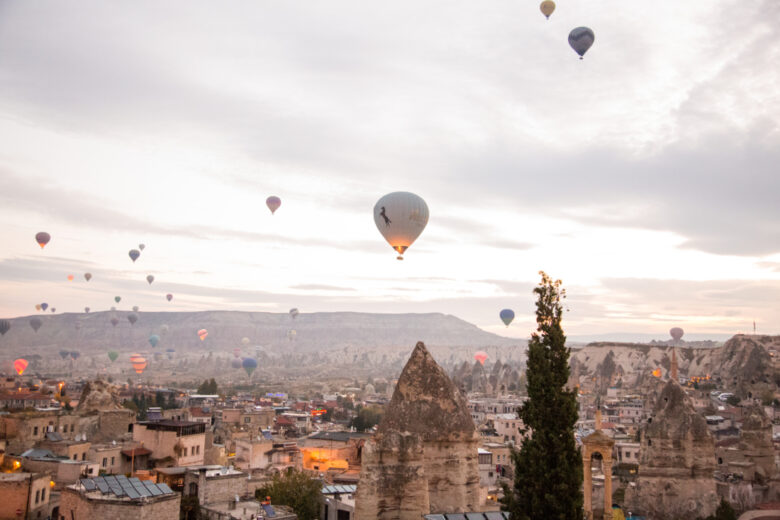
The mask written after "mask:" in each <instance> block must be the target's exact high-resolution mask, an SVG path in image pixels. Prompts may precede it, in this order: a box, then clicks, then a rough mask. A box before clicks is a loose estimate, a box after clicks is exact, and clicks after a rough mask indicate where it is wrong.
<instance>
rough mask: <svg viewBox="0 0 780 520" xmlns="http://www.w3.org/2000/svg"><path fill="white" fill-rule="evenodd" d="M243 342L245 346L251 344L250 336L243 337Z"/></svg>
mask: <svg viewBox="0 0 780 520" xmlns="http://www.w3.org/2000/svg"><path fill="white" fill-rule="evenodd" d="M241 344H242V345H244V346H246V345H249V338H241Z"/></svg>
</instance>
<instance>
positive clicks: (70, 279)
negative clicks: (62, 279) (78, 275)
mask: <svg viewBox="0 0 780 520" xmlns="http://www.w3.org/2000/svg"><path fill="white" fill-rule="evenodd" d="M73 278H74V276H73V275H72V274H69V275H68V281H69V282H72V281H73Z"/></svg>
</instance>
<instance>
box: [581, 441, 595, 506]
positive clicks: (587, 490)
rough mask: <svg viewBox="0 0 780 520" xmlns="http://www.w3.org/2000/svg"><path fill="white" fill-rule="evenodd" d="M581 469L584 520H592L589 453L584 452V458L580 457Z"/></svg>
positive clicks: (591, 484)
mask: <svg viewBox="0 0 780 520" xmlns="http://www.w3.org/2000/svg"><path fill="white" fill-rule="evenodd" d="M582 469H583V470H584V474H585V475H584V477H585V478H584V479H583V483H582V488H583V491H584V493H583V508H584V509H585V519H586V520H592V518H593V505H592V504H591V495H592V493H593V479H592V476H591V474H590V453H589V450H587V449H586V450H585V456H584V457H582Z"/></svg>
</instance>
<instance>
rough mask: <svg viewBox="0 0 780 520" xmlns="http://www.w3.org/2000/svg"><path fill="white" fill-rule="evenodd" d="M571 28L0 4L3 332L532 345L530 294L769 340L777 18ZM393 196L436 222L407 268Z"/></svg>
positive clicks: (621, 6)
mask: <svg viewBox="0 0 780 520" xmlns="http://www.w3.org/2000/svg"><path fill="white" fill-rule="evenodd" d="M558 4H559V5H558V8H557V10H556V12H555V13H554V14H553V16H552V17H551V19H550V20H549V21H546V20H545V19H544V17H543V16H542V15H541V13H539V10H538V6H537V5H536V4H535V2H518V1H500V0H496V1H491V2H474V1H472V0H441V1H419V0H415V1H406V0H397V1H394V2H366V1H365V0H354V1H333V0H329V1H327V2H300V1H294V0H285V1H273V2H272V1H264V0H251V1H250V0H247V1H233V2H213V1H193V0H187V1H180V2H158V1H156V0H155V1H133V2H120V1H107V0H96V1H94V2H90V1H80V2H77V3H66V2H60V1H55V0H52V1H38V0H16V1H9V0H0V143H2V144H1V145H0V221H1V222H2V223H3V240H2V247H0V316H18V315H27V314H31V313H34V312H35V310H34V305H35V304H36V303H40V302H43V301H46V302H48V303H50V304H51V305H52V306H55V307H56V308H57V312H63V311H80V310H82V309H83V308H84V306H90V307H91V308H92V309H94V310H100V309H107V308H109V307H110V306H111V305H113V304H114V303H113V296H114V295H122V297H123V300H122V303H121V304H120V308H129V307H131V306H133V305H139V306H140V307H141V309H142V310H148V311H152V310H155V311H156V310H205V309H236V310H257V311H274V312H279V311H284V312H286V311H287V310H288V309H289V308H290V307H293V306H295V307H298V308H300V310H301V312H315V311H338V310H351V311H369V312H432V311H433V312H443V313H448V314H454V315H456V316H459V317H461V318H463V319H465V320H468V321H470V322H473V323H475V324H477V325H479V326H480V327H482V328H485V329H486V330H490V331H493V332H497V333H501V334H506V335H510V336H516V337H525V336H527V334H528V333H529V331H530V330H531V329H532V328H533V298H532V294H531V289H532V287H533V285H534V284H535V283H536V282H537V281H538V278H539V277H538V274H537V272H538V271H539V270H542V269H543V270H545V271H547V272H548V273H549V274H550V275H552V276H553V277H556V278H561V279H562V280H563V281H564V284H565V286H566V287H567V289H568V294H569V300H568V308H569V310H570V312H569V314H568V315H567V316H566V321H565V324H564V325H565V328H566V330H567V332H568V333H569V334H572V335H577V334H607V333H612V332H632V333H649V334H656V333H657V334H658V337H659V338H664V337H666V336H667V331H668V330H669V328H670V327H671V326H677V325H679V326H682V327H683V328H684V329H685V330H686V331H687V332H688V333H699V334H715V333H719V334H722V333H736V332H738V331H748V330H749V329H751V328H752V322H753V320H754V319H755V320H756V321H757V324H758V329H759V332H767V333H769V332H774V333H777V332H780V326H778V323H780V307H778V305H777V302H778V301H780V202H779V199H780V197H778V194H780V171H779V167H778V165H780V146H778V145H780V131H779V130H778V125H779V124H780V87H779V85H780V67H778V66H777V63H778V62H780V40H778V39H777V24H778V20H780V2H777V1H776V0H763V1H762V0H758V1H755V2H744V1H739V2H738V1H732V0H721V1H717V2H712V1H705V0H701V1H699V0H696V1H691V2H679V1H671V0H658V1H654V2H615V1H607V0H590V1H588V2H573V1H570V0H566V1H564V0H561V1H560V2H558ZM581 25H586V26H589V27H590V28H592V29H593V31H594V32H595V35H596V41H595V44H594V45H593V47H592V48H591V50H590V51H589V52H588V53H587V55H586V56H585V59H584V60H583V61H580V60H579V59H577V56H576V54H575V53H574V52H573V51H572V50H571V49H570V48H569V46H568V43H567V35H568V33H569V31H570V30H571V29H572V28H574V27H577V26H581ZM391 191H412V192H414V193H416V194H418V195H420V196H421V197H423V198H424V199H425V200H426V201H427V203H428V206H429V208H430V215H431V216H430V221H429V223H428V227H427V228H426V230H425V231H424V232H423V234H422V235H421V237H420V238H419V239H418V241H417V242H416V243H415V244H414V245H413V246H412V247H411V248H410V249H409V251H408V252H407V254H406V257H407V258H406V260H404V261H403V262H398V261H396V260H395V256H396V255H395V254H394V252H393V251H392V250H391V248H390V247H389V246H388V245H387V243H385V242H384V240H383V239H382V237H381V236H380V234H379V233H378V231H377V229H376V227H375V225H374V222H373V217H372V208H373V205H374V203H375V202H376V200H377V199H379V197H381V196H382V195H384V194H385V193H387V192H391ZM269 195H278V196H279V197H280V198H281V199H282V206H281V208H280V209H279V210H278V211H277V213H276V215H274V216H271V214H270V212H269V211H268V209H267V208H266V207H265V199H266V197H268V196H269ZM38 231H48V232H49V233H51V235H52V237H53V238H52V241H51V243H50V244H49V246H47V247H46V249H45V250H43V251H41V250H40V248H38V246H37V245H36V244H35V241H34V238H33V237H34V235H35V233H36V232H38ZM139 243H144V244H146V246H147V248H146V250H145V251H144V252H143V254H142V256H141V258H140V259H139V260H138V261H137V262H136V263H135V264H133V263H132V262H131V261H130V259H129V258H128V256H127V252H128V250H129V249H131V248H133V247H137V245H138V244H139ZM86 271H90V272H92V273H93V275H94V278H93V280H92V281H91V282H89V283H86V282H85V281H84V280H83V278H82V277H81V275H82V274H83V273H84V272H86ZM150 273H151V274H153V275H154V276H155V277H156V281H155V282H154V284H152V285H151V286H149V285H148V284H147V283H146V281H145V280H144V278H145V277H146V275H147V274H150ZM68 274H75V275H76V276H77V278H76V281H74V282H68V281H66V277H67V275H68ZM168 292H171V293H174V295H175V298H174V300H173V302H171V303H168V302H166V301H165V299H164V295H165V294H166V293H168ZM504 307H509V308H513V309H514V310H515V311H516V313H517V315H518V317H517V319H516V320H515V323H513V324H512V326H511V327H510V328H509V329H505V328H504V327H503V325H502V324H501V323H500V321H499V318H498V312H499V310H500V309H502V308H504Z"/></svg>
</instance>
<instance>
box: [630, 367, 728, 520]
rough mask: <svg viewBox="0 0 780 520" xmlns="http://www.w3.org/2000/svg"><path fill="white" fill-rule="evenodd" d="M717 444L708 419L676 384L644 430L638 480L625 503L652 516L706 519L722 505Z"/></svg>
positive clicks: (666, 390)
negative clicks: (718, 490)
mask: <svg viewBox="0 0 780 520" xmlns="http://www.w3.org/2000/svg"><path fill="white" fill-rule="evenodd" d="M715 465H716V463H715V443H714V441H713V439H712V435H711V434H710V431H709V429H708V428H707V422H706V421H705V419H704V417H702V416H701V415H699V414H698V413H696V411H695V410H694V408H693V405H692V403H691V401H690V399H689V398H688V397H687V396H686V395H685V392H684V391H683V389H682V388H681V387H680V385H679V384H677V382H675V381H669V382H667V383H666V385H665V386H664V387H663V389H662V390H661V392H660V394H659V395H658V397H657V399H656V402H655V407H654V412H653V415H652V417H650V418H649V419H648V423H647V424H646V425H645V426H644V428H643V430H642V439H641V446H640V460H639V476H638V479H637V485H636V487H635V488H629V489H628V490H627V493H626V501H627V503H628V504H632V506H633V507H634V508H636V509H640V510H643V511H645V512H646V513H649V514H650V516H653V517H654V516H659V517H664V516H670V517H676V516H679V515H683V514H689V515H692V516H691V517H692V518H693V517H696V516H707V515H709V514H711V513H712V512H713V511H714V510H715V508H716V507H717V504H718V498H717V496H716V493H715V480H714V478H713V474H714V471H715Z"/></svg>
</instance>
